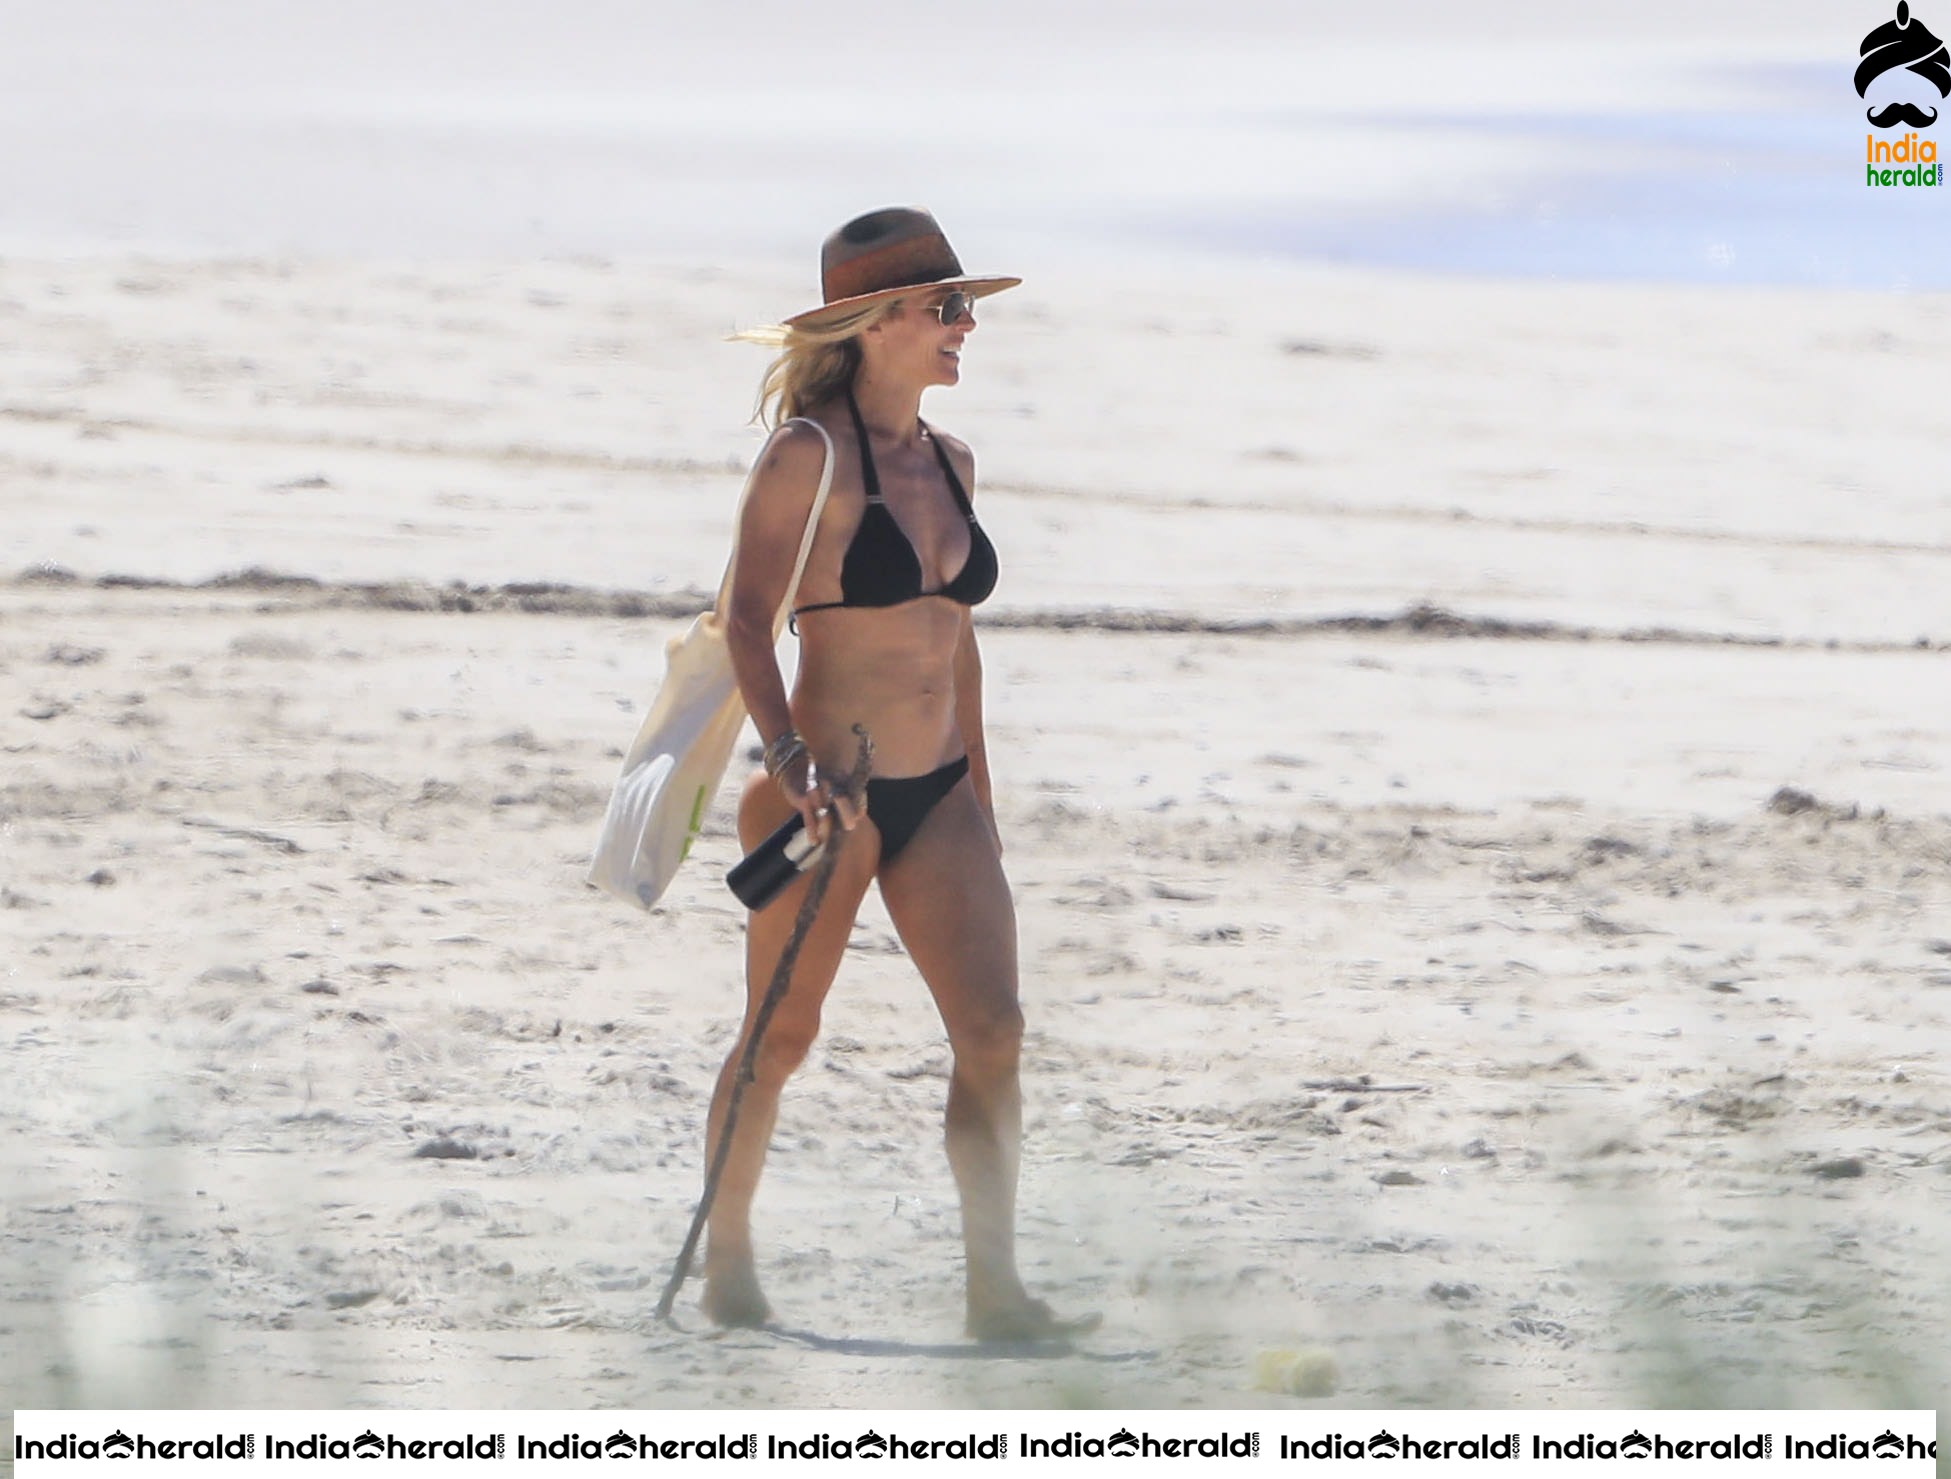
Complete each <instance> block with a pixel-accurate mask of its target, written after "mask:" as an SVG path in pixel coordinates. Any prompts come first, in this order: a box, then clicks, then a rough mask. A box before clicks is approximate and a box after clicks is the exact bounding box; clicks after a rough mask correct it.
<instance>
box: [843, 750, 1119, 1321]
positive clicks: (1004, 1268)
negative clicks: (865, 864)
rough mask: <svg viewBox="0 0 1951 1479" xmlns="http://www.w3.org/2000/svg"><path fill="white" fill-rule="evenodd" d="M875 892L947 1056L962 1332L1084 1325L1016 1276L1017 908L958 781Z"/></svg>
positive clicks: (978, 811)
mask: <svg viewBox="0 0 1951 1479" xmlns="http://www.w3.org/2000/svg"><path fill="white" fill-rule="evenodd" d="M881 897H882V899H883V900H885V901H886V904H887V910H888V914H889V916H890V917H891V918H892V919H893V921H894V926H895V928H896V929H897V930H898V931H899V932H900V935H901V940H902V943H903V944H905V945H906V946H907V948H908V954H909V956H910V957H911V958H912V959H913V960H914V963H915V965H916V966H917V967H918V968H919V969H920V971H921V974H922V978H923V979H924V980H925V981H926V982H927V983H928V989H929V991H930V992H931V993H932V994H933V995H934V998H935V1005H936V1008H937V1009H938V1010H939V1011H940V1012H941V1014H942V1023H943V1025H944V1026H945V1027H947V1029H948V1041H949V1047H950V1048H951V1049H952V1050H953V1052H954V1055H955V1066H954V1070H953V1072H952V1073H951V1075H950V1078H949V1086H948V1112H947V1117H946V1124H945V1138H946V1141H947V1146H948V1159H949V1166H950V1168H951V1169H952V1170H953V1171H954V1173H955V1184H956V1188H957V1190H958V1191H959V1192H960V1194H961V1200H962V1241H963V1246H964V1248H965V1250H966V1252H967V1258H968V1281H969V1289H968V1298H969V1333H970V1334H972V1335H974V1336H976V1337H977V1338H979V1339H983V1340H1028V1339H1035V1338H1038V1337H1040V1336H1051V1335H1059V1334H1064V1333H1066V1332H1068V1331H1074V1330H1077V1329H1082V1328H1087V1327H1088V1324H1089V1323H1091V1322H1089V1321H1079V1322H1071V1323H1066V1322H1064V1321H1060V1320H1058V1319H1057V1318H1056V1317H1055V1316H1053V1315H1052V1314H1051V1313H1050V1310H1049V1307H1048V1306H1046V1305H1044V1304H1043V1303H1042V1302H1041V1301H1039V1300H1035V1299H1032V1298H1031V1297H1030V1295H1029V1293H1028V1291H1027V1290H1025V1289H1024V1287H1023V1281H1022V1279H1021V1278H1020V1277H1018V1275H1017V1271H1016V1178H1017V1167H1018V1163H1019V1161H1020V1159H1021V1150H1022V1141H1023V1111H1022V1098H1021V1094H1020V1090H1019V1087H1018V1074H1017V1064H1018V1058H1019V1056H1020V1053H1021V1048H1022V1041H1023V1013H1022V1009H1021V1007H1020V1006H1019V1005H1018V1003H1017V976H1016V907H1015V905H1014V904H1013V903H1012V902H1011V900H1010V896H1009V883H1008V880H1006V879H1005V878H1004V877H1003V865H1002V859H1001V858H1000V857H998V856H997V854H996V843H995V838H994V836H993V834H991V832H990V830H989V823H988V821H987V820H986V819H985V817H984V816H983V814H982V808H981V806H980V804H979V803H978V802H977V801H976V797H975V790H974V788H973V787H972V786H971V785H970V783H969V782H968V781H967V780H966V779H965V780H963V781H962V782H961V783H960V784H958V785H957V786H956V787H955V789H954V790H952V791H950V792H949V793H948V795H946V796H944V797H943V798H942V799H941V800H940V801H939V802H937V803H936V804H935V807H934V809H933V810H931V811H930V812H929V813H928V817H927V820H925V821H924V822H923V823H922V824H921V827H920V829H919V830H918V831H916V833H915V835H914V838H913V840H912V841H910V842H909V843H908V845H907V846H906V847H905V848H904V849H902V851H901V853H900V855H899V856H898V857H896V858H895V860H894V861H893V862H891V863H889V864H887V865H886V866H885V867H884V868H883V869H882V870H881Z"/></svg>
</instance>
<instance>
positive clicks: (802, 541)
mask: <svg viewBox="0 0 1951 1479" xmlns="http://www.w3.org/2000/svg"><path fill="white" fill-rule="evenodd" d="M779 424H780V425H781V426H793V425H796V424H797V425H800V426H810V427H812V428H813V430H815V431H817V432H818V433H819V434H820V440H821V441H822V442H824V443H825V444H826V460H825V462H823V463H822V464H821V466H820V487H819V491H818V492H817V493H815V494H814V495H813V509H812V512H810V513H809V514H807V516H806V532H805V533H804V534H802V535H800V537H799V555H798V558H796V559H795V560H794V561H793V578H792V579H791V580H790V581H789V582H788V583H787V585H786V599H785V600H784V601H782V602H781V603H780V605H779V610H778V611H777V612H776V613H774V615H773V618H772V638H773V640H774V641H775V642H776V641H778V640H779V634H780V632H782V631H784V630H785V628H786V617H787V615H788V614H789V613H790V612H791V611H792V609H793V601H794V599H795V598H797V597H798V595H799V578H800V577H801V576H802V575H804V574H805V573H806V559H807V556H809V555H811V554H812V553H813V536H814V534H816V533H817V532H818V531H819V527H820V511H821V510H822V509H824V508H825V507H826V495H827V492H828V490H830V489H831V488H832V487H833V438H832V437H830V436H828V435H827V430H826V428H825V427H824V426H822V425H820V423H819V422H817V421H815V420H813V419H812V418H811V417H808V416H795V417H793V418H792V419H791V420H788V421H782V422H780V423H779ZM757 476H758V464H757V463H756V462H755V463H753V465H752V472H751V475H750V476H748V477H747V478H746V480H745V492H744V493H742V494H741V495H740V496H739V500H738V506H739V510H740V513H741V514H743V512H744V509H745V500H746V499H747V498H750V497H751V496H752V479H753V478H756V477H757ZM741 521H742V520H741ZM737 564H738V545H737V542H736V540H734V542H733V545H732V558H731V560H730V562H729V563H727V564H726V566H725V578H724V579H723V580H721V581H719V582H718V600H717V601H716V603H715V605H714V609H715V610H716V611H717V612H718V613H719V614H720V615H721V616H722V615H723V614H724V611H725V602H726V600H727V599H728V598H729V597H730V596H731V593H732V570H733V568H734V567H735V566H736V565H737Z"/></svg>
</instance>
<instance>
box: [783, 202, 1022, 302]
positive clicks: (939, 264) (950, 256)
mask: <svg viewBox="0 0 1951 1479" xmlns="http://www.w3.org/2000/svg"><path fill="white" fill-rule="evenodd" d="M1022 280H1023V279H1022V278H1020V277H969V276H968V275H966V274H965V273H964V272H963V271H962V263H961V260H960V259H959V258H958V257H957V256H956V255H955V249H954V248H953V247H951V246H950V245H949V244H948V238H947V237H946V236H944V235H942V228H941V227H940V226H938V225H936V224H935V218H934V217H933V216H931V215H929V214H928V212H927V211H924V210H918V209H915V208H913V207H910V206H890V207H888V208H887V209H886V210H879V211H869V212H868V213H867V214H866V215H864V216H855V217H854V218H853V220H851V221H849V222H847V224H846V225H844V226H842V227H841V228H840V229H839V230H838V231H836V232H834V233H833V235H831V236H829V237H828V238H827V239H826V242H825V244H824V245H823V246H821V248H820V295H821V297H822V298H823V300H824V301H823V302H822V303H821V304H820V306H819V307H817V308H809V309H807V310H806V311H805V312H803V313H795V314H794V315H793V316H792V317H791V318H789V319H787V320H786V322H787V323H788V324H805V323H813V322H816V321H817V320H819V319H821V318H823V317H825V316H826V315H827V314H829V313H832V312H834V311H835V310H836V309H843V308H859V307H861V306H863V305H865V304H868V303H874V302H878V301H879V300H880V299H882V298H898V297H900V296H901V295H902V294H903V293H911V292H913V291H914V290H915V289H916V288H955V289H959V290H960V291H962V292H965V293H967V294H968V295H969V296H970V297H972V298H985V297H987V296H988V295H989V294H991V293H1000V292H1001V291H1002V290H1003V289H1004V288H1013V287H1015V286H1016V285H1017V284H1018V283H1020V282H1021V281H1022Z"/></svg>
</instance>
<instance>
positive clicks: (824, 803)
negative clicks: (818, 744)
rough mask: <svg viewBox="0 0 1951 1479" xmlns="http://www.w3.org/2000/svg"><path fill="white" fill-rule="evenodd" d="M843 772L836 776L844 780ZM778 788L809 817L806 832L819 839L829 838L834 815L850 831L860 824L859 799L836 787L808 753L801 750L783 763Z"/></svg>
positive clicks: (819, 841)
mask: <svg viewBox="0 0 1951 1479" xmlns="http://www.w3.org/2000/svg"><path fill="white" fill-rule="evenodd" d="M845 778H846V777H845V775H844V773H843V774H841V775H840V776H838V777H836V779H837V780H841V781H844V780H845ZM777 783H778V786H779V789H780V790H781V791H783V792H784V793H785V796H786V799H787V800H788V801H790V802H792V804H793V807H794V809H795V810H797V811H798V812H799V814H800V816H801V817H803V818H805V821H806V835H807V836H808V837H810V838H812V839H813V841H814V842H816V843H824V842H825V841H826V840H827V836H828V830H829V828H830V827H831V825H832V818H833V817H836V816H837V817H839V819H840V825H841V826H842V827H844V828H845V829H846V830H847V831H849V832H851V831H853V829H854V828H855V827H857V826H859V825H860V803H859V801H858V800H857V799H855V798H854V797H853V796H851V795H849V794H847V792H846V791H845V790H836V789H835V787H834V785H833V784H832V783H830V782H829V781H828V780H827V778H826V777H825V776H824V775H822V774H821V772H820V769H819V767H818V766H816V765H815V764H813V761H812V758H811V757H810V756H809V755H806V754H804V753H801V754H799V755H797V756H795V757H794V758H793V759H792V760H791V761H789V762H788V763H787V764H785V765H784V766H782V767H781V768H780V770H779V774H778V776H777Z"/></svg>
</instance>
